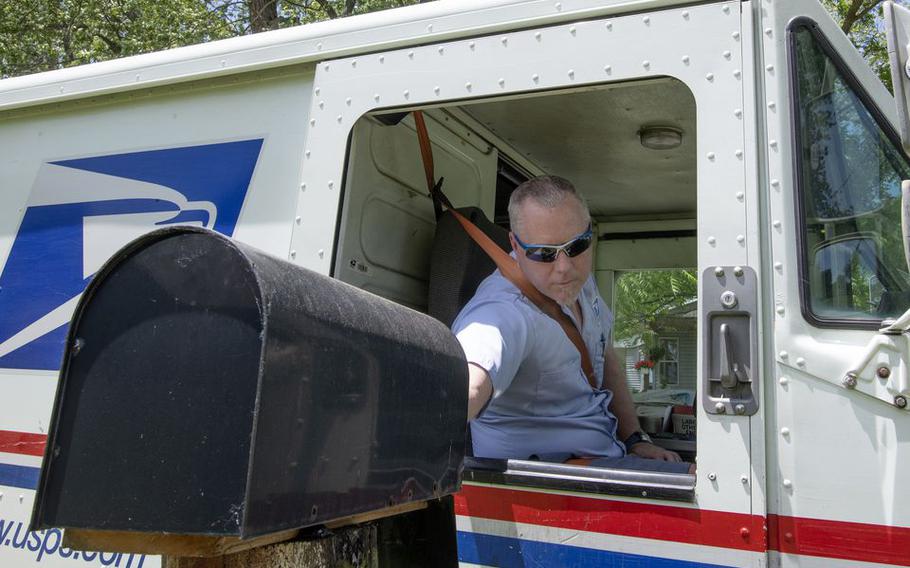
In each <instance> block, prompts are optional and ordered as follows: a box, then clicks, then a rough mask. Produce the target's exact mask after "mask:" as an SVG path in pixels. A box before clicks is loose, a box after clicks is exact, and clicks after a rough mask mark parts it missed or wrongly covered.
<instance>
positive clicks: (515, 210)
mask: <svg viewBox="0 0 910 568" xmlns="http://www.w3.org/2000/svg"><path fill="white" fill-rule="evenodd" d="M570 197H572V198H575V200H576V201H577V202H578V204H579V205H581V207H582V209H583V210H584V212H585V214H586V215H587V216H588V219H590V218H591V212H590V210H589V209H588V204H587V203H585V200H584V199H582V197H581V195H579V194H578V192H577V191H576V190H575V186H574V185H572V182H570V181H569V180H567V179H566V178H562V177H559V176H538V177H535V178H531V179H529V180H528V181H526V182H524V183H522V184H521V185H519V186H518V187H516V188H515V190H514V191H513V192H512V195H511V196H509V225H510V226H511V228H512V232H518V227H519V226H520V217H521V215H520V213H519V211H520V209H521V206H522V205H523V204H524V202H525V201H527V200H528V199H531V200H533V201H534V202H535V203H537V204H538V205H542V206H544V207H546V208H548V209H552V208H554V207H557V206H558V205H561V204H562V203H563V202H564V201H565V200H566V199H567V198H570Z"/></svg>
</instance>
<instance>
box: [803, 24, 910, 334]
mask: <svg viewBox="0 0 910 568" xmlns="http://www.w3.org/2000/svg"><path fill="white" fill-rule="evenodd" d="M815 33H817V32H814V31H813V30H812V29H811V28H809V27H808V26H801V27H797V28H795V30H794V32H793V36H792V41H793V42H794V43H793V52H794V54H795V58H796V73H795V75H796V79H795V83H796V91H797V93H796V95H797V96H796V109H797V113H796V118H797V120H798V128H799V132H798V136H797V138H798V140H799V146H798V148H797V150H798V152H799V164H798V166H799V176H800V179H799V182H800V183H799V185H800V188H799V189H800V205H801V209H802V211H801V214H802V225H803V235H802V249H803V250H802V262H803V274H804V276H805V278H804V281H803V286H804V289H803V301H804V302H808V307H809V310H810V312H811V315H812V316H814V318H816V319H818V320H841V321H843V320H881V319H883V318H886V317H895V316H898V315H900V314H901V313H903V312H904V311H905V310H906V309H907V308H910V293H908V291H910V280H908V274H907V267H906V264H905V261H904V250H903V246H902V243H901V198H900V195H901V193H900V185H901V180H903V179H910V167H908V163H907V160H906V158H905V157H904V155H903V154H902V153H901V152H900V151H899V150H898V149H897V147H896V146H895V145H894V144H893V143H892V141H891V139H889V137H888V136H887V135H886V134H885V132H883V130H882V128H881V127H880V126H879V124H878V122H877V121H876V120H875V117H874V115H873V113H872V112H870V109H869V108H868V107H867V106H866V105H865V104H864V102H863V100H861V98H860V97H859V96H858V94H857V93H856V91H855V90H854V89H853V88H852V87H851V85H850V83H849V82H848V80H847V79H846V78H845V77H844V75H843V73H842V72H841V70H840V69H838V67H837V66H836V65H835V62H834V61H833V60H832V59H831V58H830V57H829V56H828V55H827V54H826V53H825V51H824V49H823V47H822V45H821V44H820V42H819V38H818V37H816V35H815Z"/></svg>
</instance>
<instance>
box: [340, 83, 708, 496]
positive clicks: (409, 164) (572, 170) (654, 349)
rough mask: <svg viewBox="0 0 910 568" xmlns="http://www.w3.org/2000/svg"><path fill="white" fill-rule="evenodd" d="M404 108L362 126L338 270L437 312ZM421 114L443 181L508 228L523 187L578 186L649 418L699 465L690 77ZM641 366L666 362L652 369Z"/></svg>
mask: <svg viewBox="0 0 910 568" xmlns="http://www.w3.org/2000/svg"><path fill="white" fill-rule="evenodd" d="M402 110H403V109H390V110H389V111H384V112H376V113H372V114H370V115H367V116H364V117H362V118H361V119H360V120H358V121H357V122H356V123H355V125H354V127H353V130H352V135H351V139H350V144H349V148H350V150H349V154H348V160H347V164H346V177H345V185H344V196H343V207H342V211H341V223H340V232H339V242H338V246H337V249H336V251H337V253H336V256H335V259H334V276H335V277H336V278H339V279H341V280H343V281H345V282H348V283H350V284H353V285H355V286H358V287H361V288H364V289H366V290H369V291H371V292H374V293H377V294H379V295H381V296H384V297H386V298H389V299H392V300H394V301H396V302H399V303H402V304H404V305H407V306H409V307H412V308H414V309H417V310H420V311H427V309H428V305H429V304H430V301H429V298H428V290H429V288H430V278H431V270H430V267H431V263H432V258H431V257H432V254H433V238H434V233H435V229H436V221H435V216H434V210H433V204H432V201H431V199H430V198H429V197H428V196H427V195H426V189H425V187H426V186H425V181H424V177H423V170H422V165H421V160H420V153H419V150H418V143H417V138H416V132H415V129H414V124H413V119H412V117H411V116H409V115H407V116H404V118H402V114H400V113H401V112H402ZM404 110H411V109H404ZM423 110H424V115H425V117H426V121H427V126H428V129H429V133H430V138H431V141H432V144H433V151H434V160H435V166H436V175H437V177H440V176H441V177H444V178H445V182H444V185H443V190H444V191H445V192H446V194H447V195H448V197H449V198H450V199H451V201H452V202H453V203H454V204H455V205H456V206H457V207H459V208H462V207H475V208H477V209H478V210H479V212H482V213H483V215H484V216H485V217H486V219H488V220H490V221H491V222H492V223H495V225H497V226H498V227H499V231H501V232H502V234H505V231H507V230H508V215H507V212H506V206H507V203H508V198H509V194H510V193H511V191H512V190H513V189H514V188H515V187H516V186H517V185H518V184H519V183H521V182H522V181H524V180H525V179H528V178H530V177H533V176H536V175H542V174H555V175H559V176H562V177H565V178H567V179H569V180H571V181H572V182H573V183H574V184H575V186H576V187H577V189H578V190H579V192H580V193H581V194H582V195H583V197H584V198H585V200H586V201H587V202H588V205H589V207H590V209H591V214H592V217H593V221H594V227H595V231H596V234H597V242H596V245H595V247H596V248H595V254H594V258H595V261H594V267H593V269H594V272H593V274H594V276H595V279H596V281H597V284H598V287H599V290H600V293H601V295H602V297H603V298H604V300H605V301H606V302H607V303H608V304H609V305H610V307H611V309H612V310H613V311H614V313H615V314H616V318H617V319H616V322H615V328H614V329H617V330H620V333H618V334H614V337H613V338H612V345H613V347H614V348H615V349H616V350H617V353H619V354H621V356H622V357H623V361H624V363H625V365H626V370H627V378H628V380H629V384H630V386H631V387H632V390H633V392H634V393H635V395H634V396H635V398H636V400H637V404H638V407H639V409H640V410H639V415H640V421H641V423H642V426H643V427H644V428H645V429H646V430H647V431H649V432H650V433H651V434H652V435H654V436H655V439H656V440H657V441H658V443H660V444H664V445H666V446H668V447H670V448H672V449H674V450H675V451H678V452H680V453H681V454H682V456H683V458H684V459H687V460H689V461H694V459H695V454H696V452H695V425H694V414H693V413H692V412H691V408H692V407H693V406H694V404H695V385H696V384H697V380H696V376H695V369H696V365H695V357H696V348H695V345H696V339H695V338H696V336H697V332H696V327H697V325H696V320H697V318H695V317H690V316H694V313H695V302H696V291H697V277H696V274H697V271H696V270H695V268H696V266H697V262H696V236H695V229H696V209H697V207H696V147H695V146H696V144H695V140H696V136H695V125H696V120H695V101H694V98H693V96H692V94H691V92H690V90H689V89H688V87H686V86H685V84H683V83H682V82H680V81H678V80H676V79H673V78H669V77H658V78H652V79H647V80H637V81H627V82H622V83H613V84H605V85H601V86H596V87H586V88H583V89H574V90H561V91H554V92H547V93H543V94H540V93H538V94H535V95H533V96H530V95H522V96H517V97H503V98H496V99H486V100H480V101H468V102H463V103H459V104H451V105H446V106H438V107H435V108H430V109H423ZM396 113H398V114H396ZM490 266H492V265H491V264H490ZM489 272H492V268H491V267H488V268H487V273H485V274H483V275H481V278H482V277H483V276H486V274H488V273H489ZM633 282H634V283H635V284H634V285H631V286H629V285H625V286H624V283H633ZM475 285H476V282H475ZM631 291H635V292H636V293H635V294H631V293H630V292H631ZM469 297H470V296H468V298H469ZM450 316H451V314H450V315H449V317H450ZM440 319H445V318H440ZM446 323H449V324H450V323H451V321H448V322H446ZM638 361H648V362H652V361H653V365H654V368H653V370H652V369H650V368H648V369H647V371H644V370H643V369H645V368H647V366H646V365H645V366H642V365H636V363H638ZM645 373H647V374H648V376H649V380H648V381H643V376H644V375H645ZM481 465H482V464H481ZM487 465H489V464H487ZM495 469H496V468H492V470H495ZM550 473H553V472H550ZM480 475H481V476H482V475H483V474H480ZM497 475H499V476H500V477H502V476H503V475H505V474H504V473H503V471H502V470H501V468H500V470H499V471H498V473H497ZM556 475H557V476H560V475H561V476H563V477H565V475H567V474H566V472H564V471H560V472H556ZM506 477H508V476H506ZM518 477H521V478H522V480H523V481H522V482H523V483H527V482H528V478H527V477H522V476H518ZM569 477H571V476H569ZM503 479H505V478H503ZM540 479H542V478H541V477H540V476H539V475H538V476H537V477H535V480H536V481H535V482H540ZM691 483H692V484H694V481H692V482H691ZM595 485H596V484H595ZM604 487H606V489H604V491H605V492H612V491H615V489H616V487H615V485H614V484H611V483H605V484H604ZM611 487H612V489H611Z"/></svg>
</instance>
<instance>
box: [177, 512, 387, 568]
mask: <svg viewBox="0 0 910 568" xmlns="http://www.w3.org/2000/svg"><path fill="white" fill-rule="evenodd" d="M377 535H378V529H377V525H376V524H375V523H367V524H363V525H354V526H351V527H346V528H343V529H336V530H335V531H334V533H333V534H331V535H330V536H328V537H327V538H320V539H318V540H306V541H289V542H281V543H278V544H271V545H268V546H263V547H260V548H252V549H250V550H244V551H241V552H237V553H234V554H227V555H225V556H215V557H211V558H188V557H182V558H176V557H172V556H165V557H164V558H163V559H162V564H161V566H162V568H378V566H379V554H378V544H377V543H378V536H377Z"/></svg>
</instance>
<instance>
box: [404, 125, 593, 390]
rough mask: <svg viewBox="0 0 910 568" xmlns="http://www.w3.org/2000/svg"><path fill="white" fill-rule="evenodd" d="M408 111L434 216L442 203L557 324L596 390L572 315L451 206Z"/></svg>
mask: <svg viewBox="0 0 910 568" xmlns="http://www.w3.org/2000/svg"><path fill="white" fill-rule="evenodd" d="M412 114H413V115H414V124H415V125H416V127H417V140H418V142H419V143H420V155H421V157H422V159H423V170H424V174H425V175H426V181H427V189H428V190H429V192H430V197H432V199H433V204H434V207H435V208H436V210H437V218H438V216H439V213H440V212H441V210H442V206H445V208H446V209H448V210H449V211H450V212H451V213H452V215H453V216H454V217H455V219H457V220H458V222H459V223H460V224H461V226H462V227H463V228H464V230H465V232H466V233H468V236H470V237H471V239H473V240H474V242H475V243H477V245H478V246H479V247H480V248H481V249H483V251H484V252H485V253H487V256H489V257H490V259H491V260H492V261H493V262H494V263H495V264H496V267H497V268H498V269H499V272H500V273H502V275H503V276H504V277H505V278H506V279H507V280H508V281H509V282H511V283H512V284H514V285H515V287H516V288H518V289H519V290H520V291H521V293H522V294H524V296H525V297H526V298H527V299H528V300H530V301H531V303H532V304H534V305H535V306H537V308H538V309H539V310H540V311H541V312H543V313H544V314H546V315H548V316H549V317H550V318H552V319H553V320H555V321H556V323H558V324H559V326H560V327H561V328H562V330H563V332H564V333H565V334H566V336H567V337H568V338H569V341H571V342H572V344H573V345H574V346H575V349H577V350H578V354H579V355H581V369H582V371H583V372H584V374H585V377H586V378H587V379H588V384H590V385H591V388H592V389H594V390H597V387H598V385H597V375H596V374H595V373H594V365H592V364H591V356H590V354H588V348H587V346H586V345H585V342H584V339H582V337H581V332H580V331H578V327H576V325H575V322H573V321H572V318H570V317H569V316H568V314H566V313H565V312H564V311H563V310H562V307H560V305H559V304H558V303H557V302H556V301H555V300H553V299H552V298H550V297H549V296H545V295H544V294H543V293H541V292H540V290H538V289H537V288H536V287H535V286H534V285H533V284H531V282H530V280H528V279H527V278H526V277H525V275H524V273H522V271H521V269H520V268H519V267H518V263H517V262H516V261H515V259H514V258H512V257H511V256H509V254H508V253H507V252H505V251H504V250H502V249H501V248H499V245H497V244H496V243H495V242H493V239H491V238H490V237H489V236H487V234H486V233H484V232H483V231H481V230H480V229H479V228H478V227H477V226H476V225H475V224H474V223H472V222H471V221H470V220H468V219H467V218H466V217H465V216H464V215H462V214H461V213H459V212H458V211H457V210H456V209H455V207H453V206H452V203H451V202H450V201H449V199H448V198H447V197H446V196H445V194H444V193H443V192H442V181H443V178H439V180H438V181H436V179H435V174H434V167H433V148H432V146H431V143H430V136H429V134H428V133H427V126H426V123H425V122H424V119H423V113H422V112H421V111H419V110H415V111H414V112H413V113H412Z"/></svg>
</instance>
